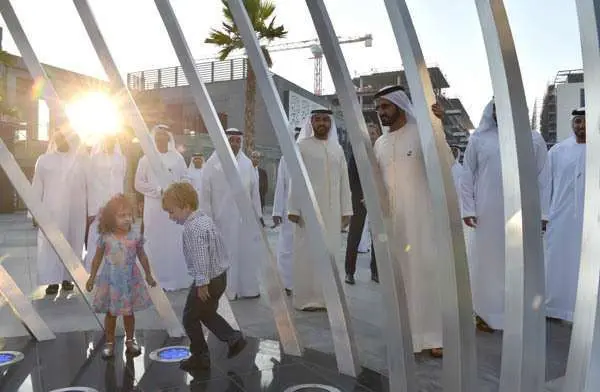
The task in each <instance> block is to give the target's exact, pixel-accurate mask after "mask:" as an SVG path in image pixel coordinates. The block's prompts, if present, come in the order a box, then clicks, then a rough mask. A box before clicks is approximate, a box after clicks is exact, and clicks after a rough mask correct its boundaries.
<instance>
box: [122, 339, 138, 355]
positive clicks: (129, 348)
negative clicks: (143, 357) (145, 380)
mask: <svg viewBox="0 0 600 392" xmlns="http://www.w3.org/2000/svg"><path fill="white" fill-rule="evenodd" d="M125 347H126V349H125V354H127V355H129V356H132V357H137V356H138V355H140V354H141V353H142V350H141V349H140V346H138V344H137V343H136V341H135V339H127V340H125Z"/></svg>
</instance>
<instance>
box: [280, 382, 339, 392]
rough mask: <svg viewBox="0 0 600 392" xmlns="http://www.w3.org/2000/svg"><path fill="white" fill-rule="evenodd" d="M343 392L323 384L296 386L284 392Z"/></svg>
mask: <svg viewBox="0 0 600 392" xmlns="http://www.w3.org/2000/svg"><path fill="white" fill-rule="evenodd" d="M316 391H323V392H342V391H341V390H340V389H338V388H336V387H332V386H331V385H323V384H302V385H294V386H293V387H289V388H287V389H286V390H285V391H283V392H316Z"/></svg>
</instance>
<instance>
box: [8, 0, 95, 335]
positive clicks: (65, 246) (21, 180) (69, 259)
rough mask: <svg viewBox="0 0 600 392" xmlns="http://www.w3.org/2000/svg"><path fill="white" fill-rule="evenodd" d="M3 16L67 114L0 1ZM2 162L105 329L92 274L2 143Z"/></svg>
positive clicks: (55, 104) (54, 103) (49, 98)
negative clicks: (90, 292) (94, 300)
mask: <svg viewBox="0 0 600 392" xmlns="http://www.w3.org/2000/svg"><path fill="white" fill-rule="evenodd" d="M0 13H1V14H2V18H3V19H4V22H5V23H6V26H7V27H8V29H9V31H10V34H11V35H12V37H13V39H14V41H15V44H16V45H17V47H18V48H19V52H21V57H22V58H23V61H24V62H25V65H26V66H27V69H28V70H29V73H30V74H31V77H32V78H33V79H34V80H42V81H45V87H44V91H43V95H44V98H45V99H46V102H48V105H49V106H50V107H51V108H52V109H53V110H56V111H57V112H58V111H62V112H63V113H64V108H63V106H62V104H61V101H60V99H59V97H58V94H57V93H56V90H55V89H54V87H53V85H52V82H51V81H50V79H49V78H48V76H47V75H46V72H45V71H44V69H43V68H42V66H41V64H40V62H39V60H38V59H37V57H36V55H35V52H34V51H33V48H32V47H31V44H30V43H29V40H28V39H27V36H26V35H25V32H24V31H23V27H22V26H21V23H20V22H19V19H18V18H17V15H16V14H15V11H14V9H13V7H12V5H11V3H10V0H1V1H0ZM0 162H1V163H2V168H3V169H4V171H5V172H6V175H7V176H8V178H9V179H10V181H11V183H12V184H13V186H14V188H15V189H16V191H17V192H18V193H19V196H21V198H22V199H23V201H24V202H25V205H27V208H28V209H29V211H31V215H33V217H34V218H35V220H36V221H37V223H38V225H39V228H40V229H41V230H42V232H43V233H44V235H45V236H46V238H47V239H48V242H49V243H50V245H52V248H53V249H54V251H55V252H56V254H57V255H58V257H59V259H60V261H61V262H62V263H63V265H64V267H65V269H66V270H67V271H68V273H69V275H70V276H71V278H72V279H73V282H74V283H75V285H76V286H77V289H78V290H79V291H80V292H81V296H82V298H83V299H84V301H85V303H86V305H87V306H88V308H89V309H90V311H91V312H92V313H93V314H94V317H95V318H96V321H97V322H98V325H100V328H101V329H104V327H103V323H102V321H101V320H100V319H99V318H98V315H97V314H96V313H94V310H93V309H92V305H91V303H90V299H89V298H88V296H87V295H86V294H85V283H86V282H87V280H88V277H89V275H88V273H87V271H86V270H85V268H84V267H83V265H82V264H81V259H80V257H79V256H78V255H77V254H76V253H75V251H74V250H73V248H71V245H69V243H68V242H67V240H66V239H65V237H64V236H63V234H62V232H61V231H60V230H59V229H58V227H57V226H56V225H55V224H54V222H53V220H52V217H51V216H50V215H49V214H48V213H47V212H46V209H45V208H43V205H42V203H41V201H40V200H38V199H37V198H36V197H35V195H34V193H33V189H32V188H31V184H30V183H29V181H28V180H27V177H25V175H24V174H23V171H22V170H21V168H20V167H19V165H18V164H17V161H16V160H15V158H14V157H13V155H12V154H11V153H10V151H8V149H7V148H6V145H5V144H4V142H2V143H0Z"/></svg>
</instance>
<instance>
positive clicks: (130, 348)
mask: <svg viewBox="0 0 600 392" xmlns="http://www.w3.org/2000/svg"><path fill="white" fill-rule="evenodd" d="M123 324H124V325H125V347H126V352H127V354H129V355H133V356H137V355H140V354H141V352H142V351H141V350H140V348H139V346H138V345H137V343H136V342H135V340H134V339H133V335H134V333H135V316H134V315H133V314H130V315H124V316H123Z"/></svg>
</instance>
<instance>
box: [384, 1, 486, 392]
mask: <svg viewBox="0 0 600 392" xmlns="http://www.w3.org/2000/svg"><path fill="white" fill-rule="evenodd" d="M385 5H386V8H387V12H388V15H389V18H390V21H391V23H392V28H393V30H394V34H395V36H396V42H397V44H398V50H399V51H400V55H401V57H402V62H403V63H404V71H405V72H406V78H407V80H408V87H409V89H410V95H411V98H412V102H413V107H414V111H415V115H416V117H417V124H418V128H419V139H420V140H421V146H422V149H423V156H424V158H425V169H426V172H427V182H428V184H429V189H430V191H431V201H432V206H433V214H434V220H435V228H436V232H437V236H436V245H437V246H438V247H439V249H440V254H442V255H444V256H443V257H442V260H443V261H444V262H443V263H440V264H439V265H438V266H437V267H438V269H437V271H438V276H437V281H438V284H439V286H440V296H441V304H442V312H443V322H444V324H443V325H444V371H443V386H444V390H445V391H448V392H450V391H452V392H459V391H473V390H475V389H476V386H475V384H476V380H477V358H476V357H477V356H476V343H475V327H474V324H473V304H472V299H471V289H470V285H469V269H468V264H467V252H466V248H465V240H464V235H463V227H462V219H461V216H460V211H459V207H458V198H457V195H456V190H455V185H454V180H453V177H452V172H451V166H452V163H453V159H451V154H450V149H449V147H448V143H447V142H446V135H445V133H444V129H443V126H442V122H441V121H440V120H439V119H437V118H436V117H435V116H434V115H433V114H432V113H431V109H430V107H431V105H433V104H434V103H435V101H436V98H435V95H434V92H433V86H432V84H431V78H430V76H429V71H428V69H427V65H426V64H425V58H424V57H423V52H422V51H421V45H420V44H419V39H418V37H417V32H416V31H415V27H414V25H413V22H412V18H411V16H410V12H409V10H408V7H407V6H406V2H405V1H404V0H385Z"/></svg>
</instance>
